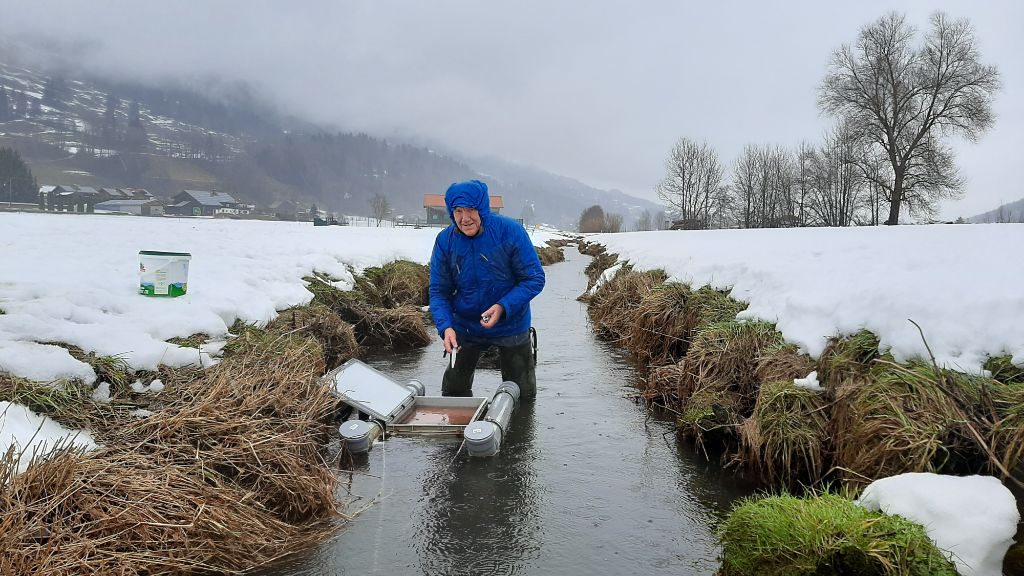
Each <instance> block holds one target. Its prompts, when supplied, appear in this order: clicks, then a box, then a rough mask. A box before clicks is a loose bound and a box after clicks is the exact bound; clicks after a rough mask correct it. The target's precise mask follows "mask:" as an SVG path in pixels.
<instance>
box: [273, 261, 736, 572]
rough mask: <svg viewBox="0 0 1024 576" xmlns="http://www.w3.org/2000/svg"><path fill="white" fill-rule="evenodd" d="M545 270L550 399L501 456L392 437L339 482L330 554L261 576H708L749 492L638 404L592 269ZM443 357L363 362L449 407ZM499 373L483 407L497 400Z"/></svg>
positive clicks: (434, 348) (484, 386) (540, 403)
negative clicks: (593, 286)
mask: <svg viewBox="0 0 1024 576" xmlns="http://www.w3.org/2000/svg"><path fill="white" fill-rule="evenodd" d="M566 257H567V261H566V262H562V263H558V264H554V265H552V266H548V267H546V268H545V272H546V273H547V286H546V287H545V289H544V292H543V293H542V294H541V295H540V296H539V297H538V298H537V299H536V300H534V303H533V317H534V325H535V326H536V327H537V330H538V340H539V354H538V365H537V383H538V393H537V401H536V403H535V404H534V405H524V406H521V407H520V408H519V410H518V411H517V412H516V413H515V414H514V416H513V419H512V428H511V431H510V433H509V435H508V437H507V438H506V439H505V441H504V443H503V445H502V448H501V452H500V453H499V454H498V455H497V456H495V457H493V458H470V457H469V456H467V455H466V453H465V450H464V449H461V450H460V445H461V438H457V437H449V438H428V437H408V438H407V437H393V438H389V439H388V440H386V441H384V442H378V443H377V444H375V445H374V447H373V449H372V450H371V451H370V452H369V453H368V454H366V455H362V456H360V457H359V458H358V459H357V460H356V461H355V463H354V471H353V472H352V473H351V474H349V473H345V474H344V475H343V478H344V482H345V490H344V493H342V494H339V498H340V499H341V500H342V501H344V502H346V503H347V504H348V506H347V511H348V512H349V513H350V514H356V516H355V518H354V519H353V520H352V521H351V522H350V524H349V525H348V526H347V527H346V528H345V529H344V530H343V531H342V532H341V533H340V534H339V536H338V537H337V538H335V539H334V540H331V541H330V542H327V543H325V544H323V545H322V546H320V547H319V548H317V549H315V550H311V551H307V552H304V553H302V554H298V555H296V556H294V557H291V558H289V559H287V560H286V561H284V562H282V563H281V564H279V565H276V566H274V567H273V568H271V569H269V570H264V571H262V572H260V574H263V575H266V576H299V575H336V574H432V575H433V574H630V573H642V574H645V575H647V574H671V575H673V576H678V575H679V574H712V573H713V572H714V571H715V570H716V569H717V567H718V560H717V556H718V552H719V550H718V546H717V543H716V538H715V530H716V527H717V525H718V523H719V521H720V520H721V519H722V518H723V517H724V515H725V513H726V512H727V511H728V508H729V506H730V505H731V503H732V502H733V501H734V500H735V499H736V498H737V497H740V496H744V495H747V494H750V493H751V492H752V488H751V487H750V486H749V485H746V484H744V483H743V482H742V481H741V480H739V479H737V478H735V477H734V476H733V475H732V474H731V473H730V472H728V471H723V470H722V469H721V467H720V466H719V465H718V464H716V463H708V462H707V461H706V460H705V459H704V457H703V456H702V455H699V454H696V453H694V451H693V448H692V447H690V446H684V445H679V444H677V442H676V440H675V435H674V433H673V431H672V423H671V420H670V419H669V418H661V417H658V416H656V415H652V414H651V413H650V411H649V410H648V409H647V408H645V407H644V406H643V405H642V404H638V403H637V402H635V401H634V400H632V399H631V398H630V396H631V394H632V386H631V382H632V379H633V378H634V377H635V376H634V374H635V372H634V369H633V368H632V367H631V366H630V364H629V363H628V362H627V358H626V356H625V353H624V352H622V351H621V350H619V349H617V348H615V347H613V346H612V345H610V344H608V343H605V342H601V341H599V340H597V339H596V338H595V337H594V336H593V334H592V332H591V330H590V328H589V326H588V325H587V314H586V309H585V307H584V306H583V304H581V303H579V302H577V301H576V297H577V296H578V295H579V294H581V293H582V292H583V291H584V289H585V287H586V277H585V276H584V274H583V268H584V267H585V266H586V264H587V263H588V262H589V258H587V257H585V256H582V255H580V254H579V253H578V252H577V251H576V250H575V249H572V248H567V249H566ZM441 351H442V348H441V346H440V342H435V343H434V344H432V345H431V346H429V347H427V348H426V349H423V350H418V351H415V352H409V353H404V354H402V355H383V356H382V355H378V356H373V357H371V358H369V359H367V360H366V361H367V362H368V363H369V364H370V365H372V366H373V367H374V368H376V369H378V370H380V371H382V372H384V373H385V374H388V375H389V376H391V377H392V378H393V379H395V380H396V381H398V382H406V381H408V380H410V379H413V378H416V379H419V380H421V381H422V382H423V383H424V384H425V385H426V388H427V392H426V393H427V395H428V396H429V395H434V396H436V395H440V389H441V374H442V372H443V370H444V367H445V363H446V360H445V359H443V358H442V356H441ZM500 380H501V378H500V373H499V371H498V370H495V369H479V370H478V371H477V376H476V382H475V384H474V388H473V391H474V393H475V395H476V396H485V397H490V396H491V394H493V392H494V390H495V388H497V386H498V384H500Z"/></svg>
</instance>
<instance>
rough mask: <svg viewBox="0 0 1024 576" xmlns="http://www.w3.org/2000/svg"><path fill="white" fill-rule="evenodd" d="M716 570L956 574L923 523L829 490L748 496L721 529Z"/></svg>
mask: <svg viewBox="0 0 1024 576" xmlns="http://www.w3.org/2000/svg"><path fill="white" fill-rule="evenodd" d="M720 538H721V541H722V545H723V550H722V565H721V568H720V569H719V572H718V574H719V576H816V575H820V574H858V575H863V576H872V575H879V576H881V575H885V576H890V575H893V574H901V575H906V576H926V575H927V576H947V575H948V576H956V574H957V571H956V567H955V566H954V565H953V564H952V563H951V562H950V561H949V560H947V559H946V558H945V556H944V555H943V554H942V552H941V551H939V550H938V549H937V548H936V547H935V545H934V544H933V543H932V542H931V540H930V539H929V538H928V536H927V534H926V533H925V531H924V528H923V527H921V526H920V525H917V524H914V523H913V522H910V521H909V520H907V519H905V518H902V517H900V516H888V515H884V514H880V513H877V512H869V511H867V510H866V509H864V508H861V507H860V506H858V505H856V504H855V503H854V502H852V501H851V500H848V499H846V498H843V497H841V496H838V495H834V494H827V493H823V494H819V495H817V496H814V497H810V498H796V497H793V496H789V495H781V496H770V497H758V498H749V499H746V500H744V501H742V502H741V503H740V504H738V505H737V506H736V507H734V508H733V511H732V512H731V513H730V515H729V517H728V519H727V520H726V522H725V524H724V525H723V527H722V530H721V534H720Z"/></svg>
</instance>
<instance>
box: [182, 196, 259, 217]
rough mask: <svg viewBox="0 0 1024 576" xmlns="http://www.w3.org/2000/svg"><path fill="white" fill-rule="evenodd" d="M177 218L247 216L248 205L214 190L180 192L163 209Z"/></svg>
mask: <svg viewBox="0 0 1024 576" xmlns="http://www.w3.org/2000/svg"><path fill="white" fill-rule="evenodd" d="M165 212H166V213H167V214H175V215H178V216H216V215H217V214H248V213H249V205H247V204H240V203H239V202H238V201H237V200H235V199H234V198H233V197H232V196H231V195H230V194H228V193H227V192H217V191H216V190H211V191H206V190H182V191H181V192H179V193H177V194H175V195H174V197H173V198H171V202H170V204H169V205H168V206H167V208H166V209H165Z"/></svg>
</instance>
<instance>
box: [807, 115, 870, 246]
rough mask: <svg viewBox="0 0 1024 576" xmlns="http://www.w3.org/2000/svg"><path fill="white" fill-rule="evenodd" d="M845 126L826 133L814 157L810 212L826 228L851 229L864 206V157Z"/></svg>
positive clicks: (812, 160) (812, 158)
mask: <svg viewBox="0 0 1024 576" xmlns="http://www.w3.org/2000/svg"><path fill="white" fill-rule="evenodd" d="M857 146H858V141H857V139H856V137H855V136H854V135H853V133H852V132H851V130H850V127H849V125H848V124H846V123H841V124H839V125H837V126H836V127H834V128H833V129H832V130H830V131H829V132H828V133H826V134H825V141H824V142H823V143H822V145H821V147H820V148H819V149H818V150H816V151H813V152H812V156H811V161H810V164H811V170H810V173H811V183H810V190H811V199H812V201H811V203H810V205H809V207H810V210H811V212H813V213H814V215H815V216H816V220H817V222H818V223H820V224H823V225H825V226H850V225H851V224H853V222H854V215H855V212H856V211H857V208H858V207H859V206H860V205H861V195H862V194H863V191H864V188H865V186H864V178H863V175H862V173H861V171H860V169H859V168H858V166H857V162H856V160H857V158H860V157H861V156H862V154H861V153H860V151H859V150H858V149H857Z"/></svg>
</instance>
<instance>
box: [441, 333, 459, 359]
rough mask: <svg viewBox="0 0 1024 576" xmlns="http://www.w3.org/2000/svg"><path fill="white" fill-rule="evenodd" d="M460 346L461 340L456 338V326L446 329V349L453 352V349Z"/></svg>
mask: <svg viewBox="0 0 1024 576" xmlns="http://www.w3.org/2000/svg"><path fill="white" fill-rule="evenodd" d="M458 347H459V341H458V340H457V339H456V338H455V329H454V328H445V329H444V351H445V352H447V353H449V354H451V353H452V350H454V349H456V348H458Z"/></svg>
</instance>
